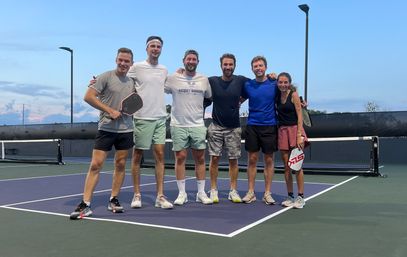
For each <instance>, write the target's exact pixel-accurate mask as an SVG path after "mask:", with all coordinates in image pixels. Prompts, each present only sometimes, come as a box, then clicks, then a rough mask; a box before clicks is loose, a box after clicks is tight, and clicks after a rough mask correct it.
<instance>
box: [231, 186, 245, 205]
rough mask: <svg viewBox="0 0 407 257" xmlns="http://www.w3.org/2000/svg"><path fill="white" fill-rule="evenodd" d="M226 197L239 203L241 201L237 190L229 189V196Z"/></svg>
mask: <svg viewBox="0 0 407 257" xmlns="http://www.w3.org/2000/svg"><path fill="white" fill-rule="evenodd" d="M228 199H229V200H230V201H232V202H234V203H241V202H242V198H240V195H239V193H238V192H237V190H235V189H232V190H230V191H229V196H228Z"/></svg>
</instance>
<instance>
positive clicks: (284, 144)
mask: <svg viewBox="0 0 407 257" xmlns="http://www.w3.org/2000/svg"><path fill="white" fill-rule="evenodd" d="M277 85H278V89H279V90H280V94H279V97H278V99H277V101H276V105H277V113H278V122H279V129H278V148H279V150H280V152H281V158H282V160H283V163H284V178H285V182H286V186H287V192H288V197H287V199H286V200H285V201H283V202H282V203H281V204H282V205H283V206H286V207H291V206H293V207H294V208H298V209H301V208H303V207H304V205H305V201H304V172H303V170H302V169H300V170H299V171H296V173H295V175H296V180H297V189H298V196H297V197H296V198H295V199H294V192H293V191H294V190H293V177H292V174H291V169H290V167H289V166H288V160H289V156H290V153H291V151H292V150H293V149H294V148H299V149H301V150H302V149H304V143H305V140H306V138H307V137H306V135H305V131H304V128H303V125H302V124H303V120H302V112H301V101H300V97H299V95H298V93H297V92H296V90H295V87H294V86H293V85H292V83H291V76H290V74H288V73H286V72H283V73H280V74H279V75H278V77H277Z"/></svg>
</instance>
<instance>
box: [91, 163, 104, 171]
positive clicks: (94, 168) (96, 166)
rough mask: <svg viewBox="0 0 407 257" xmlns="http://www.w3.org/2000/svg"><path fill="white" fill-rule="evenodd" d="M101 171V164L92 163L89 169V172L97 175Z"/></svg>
mask: <svg viewBox="0 0 407 257" xmlns="http://www.w3.org/2000/svg"><path fill="white" fill-rule="evenodd" d="M101 169H102V163H100V162H96V161H92V162H91V164H90V167H89V172H91V173H98V172H99V171H100V170H101Z"/></svg>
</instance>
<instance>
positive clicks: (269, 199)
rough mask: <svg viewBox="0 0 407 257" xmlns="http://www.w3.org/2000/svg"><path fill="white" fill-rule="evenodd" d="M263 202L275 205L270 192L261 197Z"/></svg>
mask: <svg viewBox="0 0 407 257" xmlns="http://www.w3.org/2000/svg"><path fill="white" fill-rule="evenodd" d="M263 202H265V203H266V204H267V205H270V204H275V203H276V201H275V200H274V199H273V197H271V193H270V192H267V193H265V194H264V196H263Z"/></svg>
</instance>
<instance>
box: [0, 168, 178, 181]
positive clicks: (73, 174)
mask: <svg viewBox="0 0 407 257" xmlns="http://www.w3.org/2000/svg"><path fill="white" fill-rule="evenodd" d="M34 166H36V167H38V165H34ZM19 167H21V166H19ZM143 169H145V168H142V169H141V170H143ZM113 171H114V170H107V171H101V172H100V173H102V174H113ZM127 171H130V169H126V172H127ZM86 174H88V172H80V173H70V174H61V175H46V176H37V177H24V178H7V179H0V182H3V181H18V180H30V179H43V178H57V177H67V176H78V175H86ZM142 175H143V176H155V175H154V174H142ZM166 176H173V177H175V175H166Z"/></svg>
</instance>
